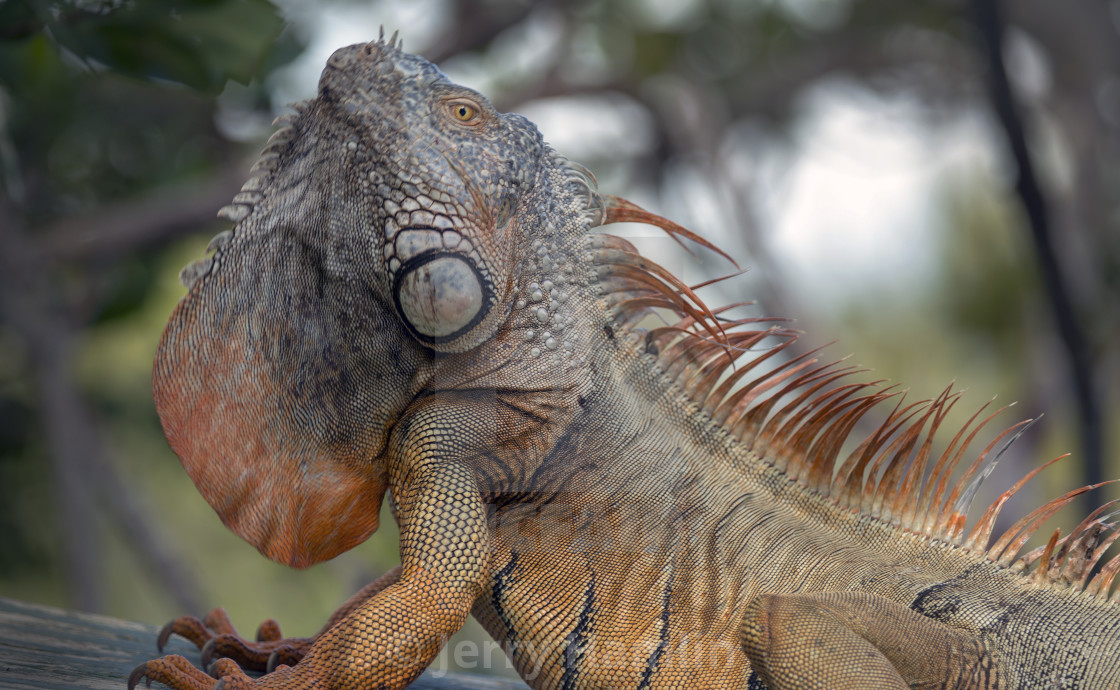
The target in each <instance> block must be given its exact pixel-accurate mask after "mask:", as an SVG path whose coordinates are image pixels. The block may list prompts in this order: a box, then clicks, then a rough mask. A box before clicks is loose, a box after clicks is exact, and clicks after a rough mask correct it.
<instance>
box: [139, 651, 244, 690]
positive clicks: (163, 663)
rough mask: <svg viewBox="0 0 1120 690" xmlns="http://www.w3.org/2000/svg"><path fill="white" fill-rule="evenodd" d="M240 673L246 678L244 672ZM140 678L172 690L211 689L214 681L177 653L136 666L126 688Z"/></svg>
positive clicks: (147, 683) (149, 685)
mask: <svg viewBox="0 0 1120 690" xmlns="http://www.w3.org/2000/svg"><path fill="white" fill-rule="evenodd" d="M238 671H239V672H240V669H238ZM241 675H242V676H243V677H245V678H246V680H248V677H247V676H245V674H243V673H242V674H241ZM141 680H143V681H144V684H145V686H147V687H151V685H152V681H153V680H154V681H155V682H157V683H162V684H164V685H166V686H167V687H169V688H172V689H173V690H212V688H214V683H215V680H214V678H213V677H211V676H209V675H207V674H206V673H204V672H203V671H201V670H200V669H198V668H195V666H194V665H193V664H191V662H189V661H187V660H186V659H185V658H183V657H181V656H179V655H178V654H171V655H169V656H165V657H162V658H159V659H153V660H152V661H148V662H146V663H143V664H140V665H139V666H137V667H136V668H135V669H133V671H132V673H130V674H129V676H128V690H133V689H134V688H135V687H136V686H137V685H139V683H140V681H141Z"/></svg>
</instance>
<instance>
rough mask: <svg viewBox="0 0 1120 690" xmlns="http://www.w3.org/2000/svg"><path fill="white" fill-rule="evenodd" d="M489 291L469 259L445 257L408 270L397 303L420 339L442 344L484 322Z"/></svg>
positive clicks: (399, 283) (399, 289)
mask: <svg viewBox="0 0 1120 690" xmlns="http://www.w3.org/2000/svg"><path fill="white" fill-rule="evenodd" d="M485 292H486V291H485V290H484V288H483V286H482V283H481V282H480V280H479V276H478V273H477V272H476V271H475V269H474V267H473V266H471V265H470V263H469V262H468V261H467V260H466V259H465V258H463V257H460V256H456V255H453V254H442V255H438V256H435V257H433V258H431V259H430V260H428V261H423V262H422V263H419V264H417V265H415V266H412V267H408V266H406V267H404V273H403V275H402V276H401V278H400V280H398V281H397V304H398V305H399V307H400V310H401V316H403V317H404V318H405V320H406V321H408V323H409V325H411V326H412V328H413V329H415V330H416V332H417V333H418V334H419V335H420V336H422V337H424V338H429V339H431V340H432V341H436V342H440V341H445V340H447V339H450V338H454V337H455V336H457V335H460V334H461V333H462V332H464V331H465V330H466V329H468V328H470V327H471V326H473V325H474V324H476V323H477V322H478V321H480V320H481V319H482V317H483V316H484V314H483V313H482V312H483V307H484V302H485V301H486V300H485V298H486V295H485Z"/></svg>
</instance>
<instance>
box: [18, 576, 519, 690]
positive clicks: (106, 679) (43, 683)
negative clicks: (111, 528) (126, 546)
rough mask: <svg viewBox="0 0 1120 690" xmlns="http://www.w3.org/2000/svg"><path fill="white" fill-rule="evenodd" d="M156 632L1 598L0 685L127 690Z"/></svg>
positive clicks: (493, 682) (473, 688)
mask: <svg viewBox="0 0 1120 690" xmlns="http://www.w3.org/2000/svg"><path fill="white" fill-rule="evenodd" d="M156 632H157V631H156V629H155V628H154V627H151V626H148V625H142V624H140V623H131V622H129V621H122V620H118V619H115V618H109V617H106V616H96V615H93V614H88V613H75V612H73V611H63V610H61V609H56V608H51V607H49V606H40V605H38V604H28V603H26V602H22V601H16V600H14V599H5V598H3V597H0V688H3V689H4V690H9V689H19V690H23V689H27V690H31V689H34V690H72V689H73V688H90V689H96V690H101V689H102V688H104V689H106V690H124V688H125V685H126V682H127V679H128V674H129V673H131V672H132V669H134V668H135V667H136V666H139V665H140V664H141V663H143V662H145V661H147V660H149V659H152V658H154V657H156V656H158V652H157V651H156ZM165 652H166V653H168V654H182V655H183V656H185V657H187V658H188V659H193V660H195V661H197V660H198V650H197V649H195V648H194V647H193V646H192V645H191V644H189V643H188V642H187V641H186V640H182V639H177V638H173V639H172V640H171V642H170V643H169V644H168V648H167V649H166V650H165ZM141 687H143V686H141ZM153 687H161V686H155V685H153ZM411 687H412V688H417V689H419V690H447V689H448V688H464V689H465V690H524V688H525V685H524V684H521V683H516V682H511V681H506V680H498V679H492V678H487V677H484V676H474V675H464V674H457V673H445V674H441V675H440V676H439V677H435V676H433V675H431V674H425V675H423V676H421V677H420V679H419V680H417V681H416V682H415V683H413V684H412V686H411Z"/></svg>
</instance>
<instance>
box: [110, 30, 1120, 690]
mask: <svg viewBox="0 0 1120 690" xmlns="http://www.w3.org/2000/svg"><path fill="white" fill-rule="evenodd" d="M223 214H224V215H225V216H226V217H227V218H229V219H231V220H233V221H234V222H235V223H236V225H235V227H234V229H233V231H232V233H227V234H223V235H221V236H220V237H219V239H218V240H217V241H216V242H215V244H214V246H213V251H214V253H213V254H212V255H211V256H210V257H208V258H207V259H204V260H203V261H202V262H201V263H199V264H196V265H194V266H193V267H190V268H188V269H187V270H186V272H185V273H184V277H185V279H186V280H185V282H186V283H187V284H188V287H189V288H190V289H189V292H188V294H187V296H186V297H185V298H184V299H183V301H182V302H181V303H180V304H179V306H178V307H177V308H176V311H175V313H174V314H173V315H172V317H171V320H170V322H169V324H168V327H167V330H166V331H165V334H164V337H163V340H162V341H161V344H160V349H159V354H158V355H157V360H156V366H155V371H154V377H153V378H154V390H155V398H156V404H157V408H158V409H159V412H160V417H161V420H162V422H163V425H164V430H165V432H166V433H167V436H168V439H169V441H170V443H171V446H172V448H173V449H174V450H175V451H176V453H177V454H178V455H179V457H180V459H181V460H182V462H183V465H184V467H185V468H186V469H187V472H188V474H190V476H191V477H192V479H193V480H194V481H195V484H196V485H197V486H198V488H199V490H200V492H201V493H202V494H203V496H204V497H205V498H206V500H207V501H208V502H210V504H211V505H212V506H213V507H214V508H215V510H216V511H217V512H218V514H219V515H220V516H221V517H222V519H223V521H225V523H226V524H227V525H229V526H230V528H231V529H233V530H234V531H236V532H237V533H238V534H240V535H241V536H242V537H244V538H245V539H246V540H248V541H249V542H250V543H252V544H254V545H255V546H256V547H257V548H258V549H260V550H261V552H262V553H264V554H265V555H266V556H268V557H269V558H272V559H274V560H278V561H282V562H286V563H289V564H292V565H296V566H305V565H309V564H311V563H314V562H318V561H321V560H324V559H326V558H329V557H331V556H333V555H335V554H337V553H339V552H341V551H344V550H346V549H348V548H350V547H352V546H353V545H354V544H356V543H358V542H359V541H361V540H362V539H364V538H366V537H367V536H368V535H369V534H370V533H371V532H372V531H373V530H374V529H376V527H377V514H378V509H379V507H380V505H381V502H382V501H383V498H384V496H385V495H386V493H389V494H391V495H392V497H393V499H394V501H395V505H396V507H397V516H398V520H399V523H400V527H401V542H400V547H401V561H402V563H401V567H400V568H399V569H397V570H395V571H393V572H391V573H390V574H389V575H387V576H386V577H384V578H382V579H380V580H378V581H377V582H375V583H373V584H372V585H370V587H368V588H366V589H365V590H363V591H362V592H360V593H359V594H358V595H355V597H354V598H352V599H351V600H350V601H349V602H347V604H346V605H344V606H343V607H342V608H341V609H340V610H339V612H338V613H336V615H335V616H334V617H332V619H331V621H330V622H329V623H328V624H327V625H326V626H325V627H324V629H323V630H322V631H321V632H320V633H319V634H318V635H316V636H315V637H314V638H312V639H309V640H285V639H283V638H282V637H281V636H280V635H279V632H278V631H277V630H272V631H271V632H269V633H268V634H267V635H265V637H264V639H262V640H260V641H258V642H248V641H245V640H243V639H241V638H239V637H237V636H236V633H235V631H234V630H233V629H232V627H231V626H229V624H228V621H226V620H225V619H224V618H223V617H222V616H220V615H216V614H212V615H211V617H209V618H207V619H206V620H203V621H198V620H197V619H192V618H183V619H178V620H177V621H174V622H173V623H172V624H170V626H169V628H167V630H166V631H165V633H164V636H166V635H168V634H171V633H180V634H183V635H186V636H187V637H189V638H190V639H192V640H194V641H195V642H197V643H198V644H199V645H200V646H205V647H206V649H207V650H208V651H207V652H206V653H205V656H206V657H209V656H210V655H211V654H213V653H216V654H218V655H219V656H227V657H231V658H232V659H235V660H237V661H238V662H240V663H241V664H243V665H244V666H246V667H250V668H259V669H262V670H271V668H272V666H271V665H270V663H274V662H275V661H276V660H277V659H280V660H286V661H290V662H293V663H294V662H297V661H298V663H296V664H295V665H294V666H292V667H290V668H288V667H282V668H279V669H277V670H273V671H272V672H271V673H269V674H267V675H266V676H264V677H263V678H262V679H260V680H258V681H255V682H251V681H250V680H249V679H248V678H247V677H246V676H245V675H244V674H243V673H242V672H241V671H240V669H239V668H238V667H237V665H236V664H234V663H232V662H231V661H229V660H228V659H227V660H224V661H222V662H221V664H220V665H219V666H218V667H217V668H216V673H217V675H218V676H219V677H222V678H223V679H224V681H223V682H224V683H225V687H248V686H249V685H250V684H254V685H260V686H261V687H283V688H297V687H298V688H303V687H340V688H350V687H352V688H358V687H372V686H379V687H380V686H384V687H403V686H404V685H406V684H407V683H409V682H411V680H412V679H414V678H415V677H416V676H417V675H418V674H419V673H420V672H421V671H422V670H423V668H424V667H425V666H426V665H427V664H428V663H430V661H431V660H432V659H433V658H434V656H435V654H436V653H438V650H439V649H440V647H441V645H442V644H444V643H445V642H446V638H447V636H448V635H449V634H451V633H452V632H454V631H455V630H457V629H458V627H459V626H460V625H461V624H462V622H463V620H464V618H465V616H466V615H467V613H468V612H471V613H473V614H474V615H475V616H476V617H477V618H478V619H479V620H480V621H481V622H482V623H483V625H484V626H485V627H486V628H487V630H488V631H489V632H490V633H491V634H492V635H493V636H494V637H495V638H496V639H497V640H499V641H500V642H501V643H502V644H503V647H504V648H505V650H506V651H507V654H508V655H509V656H510V658H511V659H512V661H513V662H514V664H515V665H516V666H517V668H518V669H519V671H520V672H521V673H522V675H523V676H524V677H525V678H526V680H527V681H528V682H530V683H531V684H532V685H534V686H535V687H564V688H568V687H631V686H633V687H642V688H647V687H748V686H749V687H761V686H762V684H763V683H764V682H765V683H766V684H768V685H769V686H770V687H772V688H784V687H809V686H814V684H815V686H816V687H835V688H842V687H865V686H866V685H867V684H868V683H869V682H871V681H872V680H874V681H875V682H876V683H878V684H880V685H882V686H883V687H892V686H893V687H903V686H905V685H906V684H918V685H922V684H924V685H922V686H923V687H927V686H928V687H986V688H994V687H1015V686H1022V685H1030V684H1040V683H1044V682H1050V681H1051V680H1053V679H1058V681H1059V682H1069V683H1082V684H1085V685H1097V686H1102V685H1107V684H1109V683H1116V682H1118V679H1117V677H1116V674H1117V673H1118V672H1120V670H1118V669H1116V668H1114V666H1113V665H1112V664H1111V663H1108V661H1107V659H1108V658H1109V657H1110V656H1114V655H1116V654H1118V653H1120V615H1118V613H1120V610H1118V609H1117V605H1116V601H1115V600H1116V595H1115V594H1112V592H1113V580H1114V579H1115V576H1116V574H1117V571H1118V570H1120V558H1113V559H1111V560H1108V561H1105V562H1103V564H1102V558H1103V555H1104V554H1105V552H1106V550H1107V549H1108V547H1109V546H1110V545H1111V544H1112V542H1113V541H1114V540H1115V538H1116V536H1117V532H1116V531H1115V530H1114V528H1113V525H1112V524H1111V523H1110V522H1109V518H1110V515H1109V510H1111V506H1112V504H1109V505H1108V506H1105V507H1102V509H1101V510H1098V511H1097V512H1095V513H1093V514H1092V515H1090V516H1089V517H1088V518H1086V519H1085V520H1084V521H1083V522H1082V523H1081V524H1079V525H1078V526H1077V527H1076V528H1075V529H1074V530H1073V531H1072V532H1071V533H1070V534H1068V535H1066V536H1064V537H1063V536H1060V535H1059V534H1058V533H1055V534H1054V535H1053V537H1052V538H1051V539H1050V540H1049V542H1048V543H1047V544H1046V545H1045V546H1043V547H1041V548H1039V549H1036V550H1034V551H1030V552H1028V553H1021V551H1022V550H1023V548H1024V544H1026V542H1027V540H1028V539H1029V538H1030V536H1031V535H1033V534H1035V533H1036V532H1037V531H1038V530H1039V529H1040V528H1041V525H1042V524H1043V522H1045V520H1046V519H1047V518H1049V517H1050V515H1052V514H1053V513H1054V512H1055V511H1057V510H1058V509H1060V508H1061V507H1063V506H1064V505H1066V504H1067V503H1069V502H1070V501H1071V500H1072V499H1073V498H1074V497H1075V496H1077V495H1079V494H1080V493H1081V492H1083V491H1085V490H1088V488H1087V489H1079V490H1077V491H1074V492H1070V493H1069V494H1066V495H1064V496H1061V497H1059V498H1056V499H1054V500H1052V501H1050V502H1049V503H1047V504H1045V505H1043V506H1042V507H1040V508H1039V509H1038V510H1037V511H1035V512H1034V513H1032V514H1030V515H1028V516H1027V517H1025V518H1023V519H1022V520H1020V521H1019V522H1017V523H1016V524H1014V525H1013V526H1012V527H1011V528H1009V529H1008V530H1006V531H1005V532H1004V533H1003V534H1002V535H1000V536H999V537H998V538H996V539H995V540H994V542H992V536H993V531H994V529H995V527H994V526H995V524H996V517H997V515H998V514H999V512H1000V509H1001V508H1002V506H1003V505H1004V504H1005V503H1006V500H1007V498H1008V497H1009V496H1010V495H1011V494H1013V493H1014V492H1015V491H1017V490H1018V489H1019V488H1020V487H1021V486H1022V484H1023V482H1020V483H1019V484H1017V485H1016V486H1014V487H1012V488H1011V489H1009V490H1008V492H1007V493H1005V494H1004V495H1003V496H1001V497H1000V499H998V500H997V501H996V502H995V503H994V504H993V505H992V506H991V507H990V508H989V509H988V510H987V511H986V512H985V513H984V515H983V516H982V517H981V518H980V519H979V520H978V521H977V522H976V523H975V524H974V525H973V526H971V528H968V527H967V524H966V516H967V514H968V511H969V507H970V505H971V503H972V501H973V499H974V497H975V495H976V492H977V488H978V487H979V485H980V483H981V482H982V481H983V480H984V478H985V477H987V476H988V475H989V473H990V472H991V468H992V467H993V465H994V463H995V462H996V461H997V460H998V458H999V457H1000V455H1001V454H1002V453H1003V451H1004V449H1005V448H1006V445H1007V444H1008V443H1010V442H1011V441H1012V440H1013V439H1014V438H1015V436H1016V435H1017V434H1019V433H1021V431H1022V430H1023V428H1024V426H1025V424H1026V423H1021V424H1018V425H1015V426H1013V427H1011V428H1010V429H1008V430H1006V431H1004V432H1002V433H999V434H996V435H995V438H994V439H992V440H990V441H989V442H987V443H986V444H977V439H978V438H979V437H980V436H981V434H982V433H984V431H983V430H984V429H986V428H987V427H988V426H989V424H990V423H991V421H992V419H993V417H994V416H995V414H996V413H992V414H988V413H987V412H986V411H980V412H977V413H976V414H975V415H974V416H973V417H972V419H971V420H970V421H969V423H968V424H967V425H966V426H965V427H964V428H963V429H961V430H959V431H958V432H956V433H955V435H953V436H952V437H951V438H950V439H948V443H947V445H945V446H944V448H943V449H940V450H938V449H939V448H940V445H939V444H938V443H936V442H935V439H936V438H938V437H939V434H938V431H939V429H940V428H941V427H942V426H943V425H944V423H945V419H946V417H947V415H948V413H949V411H950V409H951V408H953V406H954V405H955V404H957V400H958V396H957V394H956V393H954V392H952V391H951V390H948V389H947V390H946V391H945V392H943V393H942V394H941V395H939V396H938V397H937V398H935V399H934V400H930V401H919V402H908V401H905V400H904V399H903V396H901V395H900V394H899V393H898V392H897V391H896V390H894V389H892V388H882V387H881V386H880V385H879V384H876V383H864V382H861V381H859V380H858V378H857V377H856V376H855V374H856V373H857V372H856V371H855V370H854V369H853V368H850V367H846V366H844V365H842V364H834V363H829V362H824V361H821V359H822V355H820V354H819V352H817V351H810V352H805V353H802V354H794V348H793V347H792V344H793V343H794V340H795V337H796V335H795V334H794V333H792V332H790V331H788V330H785V329H783V328H782V327H780V326H779V325H778V323H777V322H773V321H770V320H767V319H760V318H757V317H739V316H736V315H735V314H736V313H737V312H736V311H735V310H734V309H733V308H732V307H727V308H722V309H717V308H711V307H709V306H707V305H706V304H705V303H704V302H703V300H701V299H700V298H699V297H698V296H697V294H696V292H695V291H694V290H693V289H692V288H690V287H689V286H687V285H686V284H684V283H683V282H682V281H681V280H679V279H678V278H676V277H675V276H673V275H672V274H671V273H670V272H669V271H667V270H666V269H664V268H663V267H661V266H658V265H657V264H656V263H654V262H652V261H650V260H649V259H647V258H645V257H642V256H641V255H640V254H639V253H638V252H637V251H635V249H634V247H633V246H631V245H630V244H629V243H628V242H627V241H625V240H623V239H621V238H619V237H615V236H612V235H610V234H607V233H605V232H603V231H602V230H601V228H603V227H604V226H609V225H612V224H614V223H618V222H644V223H650V224H653V225H655V226H657V227H660V228H662V229H664V230H665V231H666V232H668V233H669V234H670V235H672V236H674V237H676V238H679V239H681V240H687V241H693V242H699V243H701V244H704V245H705V246H710V245H708V244H707V243H706V242H705V241H704V240H702V239H701V238H699V237H697V236H696V235H694V234H692V233H691V232H689V231H687V230H685V229H684V228H681V227H680V226H678V225H676V224H674V223H672V222H671V221H668V220H665V219H663V218H660V217H658V216H656V215H654V214H652V213H649V212H647V211H644V210H642V209H641V208H639V207H637V206H635V205H634V204H632V203H630V202H627V201H624V200H622V199H619V198H616V197H612V196H609V195H605V194H601V193H600V192H599V190H598V188H597V185H596V183H595V180H594V177H593V176H592V175H591V174H590V173H589V172H588V171H586V170H585V169H584V168H582V167H581V166H579V165H578V164H575V163H573V162H570V161H568V160H566V159H565V158H564V157H563V156H561V155H560V154H558V153H556V152H555V151H553V150H552V149H551V148H550V147H549V146H548V145H547V144H545V143H544V142H543V140H542V139H541V137H540V134H539V133H538V132H537V130H536V128H535V127H534V126H533V125H532V124H531V123H530V122H528V121H527V120H525V119H524V118H522V117H520V116H517V115H509V114H502V113H499V112H497V111H496V110H495V109H494V108H493V107H492V106H491V105H490V104H489V102H488V101H486V99H485V98H484V97H483V96H481V95H480V94H478V93H476V92H474V91H472V90H470V89H466V88H464V87H461V86H457V85H455V84H453V83H451V82H450V81H449V80H447V79H446V78H445V77H444V76H443V75H442V74H441V73H440V72H439V71H438V70H437V69H436V68H435V67H434V66H432V65H431V64H430V63H428V62H426V61H424V60H423V59H421V58H418V57H416V56H412V55H408V54H406V53H403V52H401V51H400V49H399V47H397V46H396V45H395V42H394V41H392V40H390V41H384V40H381V41H377V42H373V43H369V44H363V45H357V46H350V47H348V48H344V49H341V50H339V51H338V52H336V53H335V54H334V55H333V56H332V57H331V59H330V61H329V62H328V65H327V68H326V70H325V71H324V74H323V77H322V80H321V83H320V89H319V95H318V97H317V98H316V99H314V100H313V101H309V102H308V103H305V104H303V105H301V106H300V107H299V108H298V112H297V114H296V115H295V116H293V117H291V118H290V119H289V120H288V122H287V123H286V125H285V127H284V128H283V129H281V130H280V131H279V132H278V133H277V134H276V135H275V136H274V138H273V140H272V141H271V142H270V144H269V146H268V148H267V149H266V151H265V153H264V154H263V155H262V158H261V162H259V163H258V165H257V166H256V167H255V168H254V172H253V173H252V176H251V178H250V180H249V182H247V183H246V186H245V188H244V189H243V191H242V192H241V194H239V195H238V196H237V197H236V198H235V199H234V204H233V205H232V206H230V207H227V208H226V209H224V210H223ZM717 251H718V250H717ZM875 415H879V421H878V422H877V423H875V424H874V425H873V426H872V428H873V430H872V431H871V432H870V433H869V434H864V433H863V432H861V431H859V429H860V428H861V426H864V425H867V423H868V420H870V419H872V418H874V417H875ZM978 445H979V447H974V446H978ZM1036 472H1037V471H1036ZM1034 474H1035V472H1032V473H1031V475H1030V476H1033V475H1034ZM1028 479H1029V477H1028ZM1024 481H1025V480H1024ZM1089 488H1091V487H1089ZM989 542H991V543H989ZM1110 597H1111V599H1110ZM270 655H272V658H273V662H269V661H268V659H269V657H270ZM144 677H147V678H149V679H156V680H160V681H162V682H166V683H168V684H170V685H172V686H173V687H176V688H192V689H197V688H205V687H210V686H211V685H212V679H211V678H209V677H208V676H206V675H205V674H201V672H198V671H196V670H194V669H193V668H192V667H190V665H189V663H188V662H186V661H185V660H182V659H181V658H177V657H166V658H164V659H161V660H156V661H152V662H149V663H148V664H146V665H144V666H142V667H140V668H139V669H137V672H136V673H135V674H134V675H133V679H132V682H133V684H135V683H136V682H138V681H139V680H140V679H141V678H144Z"/></svg>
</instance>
